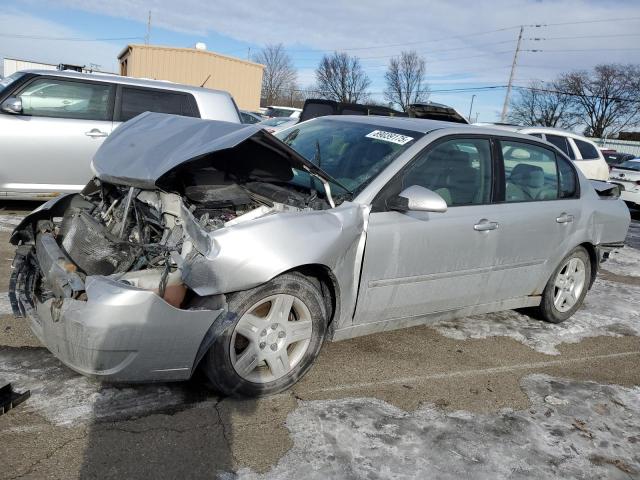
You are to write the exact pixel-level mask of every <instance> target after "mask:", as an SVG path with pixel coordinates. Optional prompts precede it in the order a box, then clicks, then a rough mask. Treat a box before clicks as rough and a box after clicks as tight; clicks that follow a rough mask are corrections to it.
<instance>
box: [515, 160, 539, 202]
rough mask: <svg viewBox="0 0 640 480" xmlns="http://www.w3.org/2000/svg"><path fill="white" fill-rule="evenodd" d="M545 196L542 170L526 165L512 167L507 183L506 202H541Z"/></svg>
mask: <svg viewBox="0 0 640 480" xmlns="http://www.w3.org/2000/svg"><path fill="white" fill-rule="evenodd" d="M545 194H546V190H545V188H544V170H542V168H540V167H537V166H535V165H529V164H528V163H520V164H518V165H516V166H515V167H514V169H513V170H512V171H511V175H510V176H509V181H508V182H507V201H526V200H542V199H543V198H544V197H545Z"/></svg>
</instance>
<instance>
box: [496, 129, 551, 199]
mask: <svg viewBox="0 0 640 480" xmlns="http://www.w3.org/2000/svg"><path fill="white" fill-rule="evenodd" d="M500 144H501V147H502V157H503V158H504V173H505V180H506V189H505V200H506V201H507V202H531V201H534V200H554V199H557V198H558V169H557V166H556V155H555V154H554V153H553V152H552V151H550V150H547V149H546V148H542V147H538V146H536V145H531V144H529V143H522V142H512V141H501V142H500Z"/></svg>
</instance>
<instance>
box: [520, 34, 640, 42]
mask: <svg viewBox="0 0 640 480" xmlns="http://www.w3.org/2000/svg"><path fill="white" fill-rule="evenodd" d="M617 37H640V33H614V34H611V35H572V36H566V37H534V38H525V40H530V41H541V40H574V39H578V38H617Z"/></svg>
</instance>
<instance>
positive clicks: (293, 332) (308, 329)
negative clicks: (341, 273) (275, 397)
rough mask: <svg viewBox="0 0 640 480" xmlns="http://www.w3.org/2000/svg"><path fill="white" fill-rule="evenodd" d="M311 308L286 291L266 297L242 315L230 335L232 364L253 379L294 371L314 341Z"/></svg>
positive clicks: (267, 379) (264, 379) (262, 380)
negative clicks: (285, 292)
mask: <svg viewBox="0 0 640 480" xmlns="http://www.w3.org/2000/svg"><path fill="white" fill-rule="evenodd" d="M312 333H313V323H312V321H311V312H310V311H309V308H308V307H307V306H306V305H305V304H304V302H303V301H302V300H300V299H299V298H297V297H295V296H293V295H287V294H277V295H272V296H269V297H266V298H264V299H262V300H260V301H259V302H257V303H255V304H254V305H253V306H252V307H250V308H249V309H248V310H247V312H246V313H245V314H244V315H242V317H241V318H240V320H239V321H238V323H237V324H236V327H235V329H234V331H233V334H232V337H231V345H230V352H229V354H230V358H231V364H232V365H233V368H234V370H235V371H236V373H237V374H238V375H240V376H241V377H242V378H243V379H245V380H247V381H250V382H254V383H268V382H273V381H274V380H277V379H279V378H281V377H284V376H285V375H287V374H288V373H289V372H291V371H292V370H293V369H294V368H295V366H296V365H298V363H300V361H301V360H302V358H303V357H304V354H305V353H306V352H307V349H308V348H309V344H310V343H311V336H312Z"/></svg>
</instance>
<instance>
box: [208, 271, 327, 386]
mask: <svg viewBox="0 0 640 480" xmlns="http://www.w3.org/2000/svg"><path fill="white" fill-rule="evenodd" d="M227 304H228V308H229V312H230V313H232V314H235V315H236V317H237V320H236V321H235V323H234V324H233V326H232V327H230V328H229V329H227V331H226V332H225V333H224V334H223V335H221V336H220V337H219V338H218V339H217V340H216V341H215V342H214V344H213V345H212V347H211V349H210V350H209V352H208V353H207V355H206V356H205V358H204V361H203V367H204V369H205V373H206V374H207V377H208V378H209V380H210V381H211V382H212V383H213V385H214V387H216V388H217V389H218V390H220V391H221V392H222V393H225V394H227V395H235V396H245V397H255V396H262V395H269V394H273V393H277V392H280V391H282V390H285V389H287V388H289V387H291V386H292V385H293V384H294V383H296V382H297V381H298V380H299V379H300V378H302V376H303V375H304V374H305V373H306V372H307V371H308V370H309V368H310V367H311V365H312V363H313V362H314V360H315V359H316V357H317V356H318V354H319V352H320V348H321V347H322V343H323V341H324V337H325V332H326V328H327V312H326V308H325V302H324V301H323V298H322V294H321V292H320V289H319V288H318V286H316V284H315V283H314V281H313V280H312V279H309V278H308V277H305V276H304V275H301V274H299V273H295V272H293V273H286V274H283V275H280V276H279V277H276V278H274V279H273V280H271V281H269V282H267V283H265V284H263V285H260V286H258V287H255V288H252V289H250V290H246V291H242V292H236V293H233V294H230V295H228V296H227Z"/></svg>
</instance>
